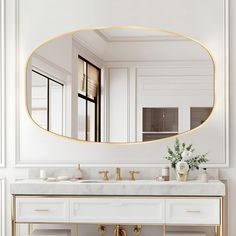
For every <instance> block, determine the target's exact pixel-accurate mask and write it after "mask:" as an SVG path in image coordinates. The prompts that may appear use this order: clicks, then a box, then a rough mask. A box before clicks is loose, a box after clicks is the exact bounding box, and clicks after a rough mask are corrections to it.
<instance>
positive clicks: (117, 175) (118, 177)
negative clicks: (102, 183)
mask: <svg viewBox="0 0 236 236" xmlns="http://www.w3.org/2000/svg"><path fill="white" fill-rule="evenodd" d="M116 180H119V181H120V180H122V177H121V169H120V168H116Z"/></svg>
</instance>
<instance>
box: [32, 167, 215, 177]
mask: <svg viewBox="0 0 236 236" xmlns="http://www.w3.org/2000/svg"><path fill="white" fill-rule="evenodd" d="M117 167H119V166H117ZM41 169H43V170H45V171H46V175H47V177H58V176H69V177H71V178H73V176H74V175H75V173H76V169H77V167H76V166H75V167H74V168H72V167H70V168H61V167H60V168H58V167H55V168H54V167H43V168H30V169H28V178H30V179H38V178H39V176H40V170H41ZM101 170H108V171H109V178H110V179H111V180H112V179H113V180H114V179H115V168H114V167H111V168H109V167H104V168H102V167H84V168H83V167H81V171H82V173H83V179H102V177H101V175H99V171H101ZM131 170H135V171H139V172H140V174H138V175H137V177H136V179H156V177H157V176H160V175H161V168H156V167H155V168H150V167H147V168H145V167H138V168H137V167H135V168H132V167H122V168H121V176H122V178H123V179H125V180H129V179H130V175H129V171H131ZM207 173H208V175H209V179H219V169H218V168H209V169H207ZM200 175H201V170H199V171H191V172H190V175H189V179H198V178H199V176H200ZM170 179H175V172H174V170H172V169H171V170H170Z"/></svg>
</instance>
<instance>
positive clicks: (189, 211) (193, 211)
mask: <svg viewBox="0 0 236 236" xmlns="http://www.w3.org/2000/svg"><path fill="white" fill-rule="evenodd" d="M186 212H188V213H200V212H201V211H200V210H186Z"/></svg>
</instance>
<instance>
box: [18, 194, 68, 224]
mask: <svg viewBox="0 0 236 236" xmlns="http://www.w3.org/2000/svg"><path fill="white" fill-rule="evenodd" d="M16 221H17V222H68V221H69V199H65V198H16Z"/></svg>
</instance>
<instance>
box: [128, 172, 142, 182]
mask: <svg viewBox="0 0 236 236" xmlns="http://www.w3.org/2000/svg"><path fill="white" fill-rule="evenodd" d="M129 174H130V180H133V181H134V180H136V179H135V175H137V174H140V172H139V171H134V170H132V171H129Z"/></svg>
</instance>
